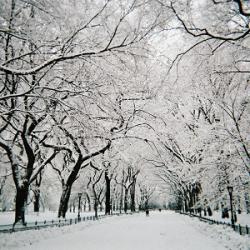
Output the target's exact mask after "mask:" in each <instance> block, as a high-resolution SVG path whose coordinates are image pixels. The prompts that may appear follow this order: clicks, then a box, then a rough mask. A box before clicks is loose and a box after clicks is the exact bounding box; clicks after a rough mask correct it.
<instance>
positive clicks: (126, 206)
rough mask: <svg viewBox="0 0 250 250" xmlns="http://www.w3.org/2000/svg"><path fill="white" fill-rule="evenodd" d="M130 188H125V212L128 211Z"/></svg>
mask: <svg viewBox="0 0 250 250" xmlns="http://www.w3.org/2000/svg"><path fill="white" fill-rule="evenodd" d="M128 191H129V189H128V188H125V190H124V212H125V213H127V211H128Z"/></svg>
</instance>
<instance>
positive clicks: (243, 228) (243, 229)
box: [178, 211, 250, 235]
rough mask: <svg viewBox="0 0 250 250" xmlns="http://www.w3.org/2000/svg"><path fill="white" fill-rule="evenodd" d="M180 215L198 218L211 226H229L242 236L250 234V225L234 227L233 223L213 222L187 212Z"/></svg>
mask: <svg viewBox="0 0 250 250" xmlns="http://www.w3.org/2000/svg"><path fill="white" fill-rule="evenodd" d="M178 213H180V214H184V215H188V216H191V217H196V218H198V219H199V220H201V221H204V222H207V223H209V224H217V225H225V226H229V227H231V228H232V229H233V230H234V231H235V232H238V233H239V234H240V235H248V234H250V230H249V226H248V225H246V226H242V225H240V224H235V225H232V224H231V223H226V222H222V221H216V220H212V219H209V218H204V217H202V216H199V215H196V214H192V213H185V212H181V211H178Z"/></svg>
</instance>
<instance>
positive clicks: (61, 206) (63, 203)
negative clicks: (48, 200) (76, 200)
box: [58, 183, 73, 218]
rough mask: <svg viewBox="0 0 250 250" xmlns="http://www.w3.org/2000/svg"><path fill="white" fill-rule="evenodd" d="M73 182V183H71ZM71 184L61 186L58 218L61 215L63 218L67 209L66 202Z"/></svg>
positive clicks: (67, 201)
mask: <svg viewBox="0 0 250 250" xmlns="http://www.w3.org/2000/svg"><path fill="white" fill-rule="evenodd" d="M72 184H73V183H72ZM71 187H72V185H71V186H69V185H68V186H65V187H64V188H63V192H62V195H61V199H60V204H59V209H58V218H60V217H62V218H65V216H66V213H67V210H68V203H69V198H70V193H71Z"/></svg>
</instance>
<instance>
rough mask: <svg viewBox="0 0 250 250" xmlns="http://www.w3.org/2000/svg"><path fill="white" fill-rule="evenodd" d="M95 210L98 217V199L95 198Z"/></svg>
mask: <svg viewBox="0 0 250 250" xmlns="http://www.w3.org/2000/svg"><path fill="white" fill-rule="evenodd" d="M94 210H95V217H96V218H97V217H98V201H97V200H95V203H94Z"/></svg>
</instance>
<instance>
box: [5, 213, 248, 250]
mask: <svg viewBox="0 0 250 250" xmlns="http://www.w3.org/2000/svg"><path fill="white" fill-rule="evenodd" d="M0 249H1V250H17V249H19V250H44V249H46V250H59V249H60V250H80V249H81V250H82V249H84V250H100V249H102V250H118V249H119V250H163V249H164V250H166V249H168V250H224V249H227V250H228V249H231V250H249V249H250V238H249V236H240V235H238V234H236V233H235V232H233V230H232V229H230V228H228V227H224V226H222V225H209V224H207V223H204V222H200V221H199V220H198V219H197V218H190V217H188V216H184V215H180V214H176V213H174V212H170V211H167V212H161V213H160V212H150V216H149V217H146V216H145V215H144V214H142V213H141V214H135V215H123V216H119V217H118V216H113V217H108V218H105V219H102V220H100V221H88V222H83V223H79V224H77V225H73V226H65V227H62V228H47V229H41V230H33V231H25V232H17V233H13V234H1V235H0Z"/></svg>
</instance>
